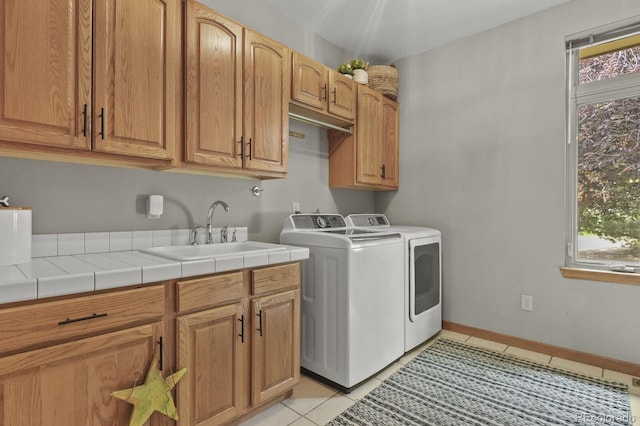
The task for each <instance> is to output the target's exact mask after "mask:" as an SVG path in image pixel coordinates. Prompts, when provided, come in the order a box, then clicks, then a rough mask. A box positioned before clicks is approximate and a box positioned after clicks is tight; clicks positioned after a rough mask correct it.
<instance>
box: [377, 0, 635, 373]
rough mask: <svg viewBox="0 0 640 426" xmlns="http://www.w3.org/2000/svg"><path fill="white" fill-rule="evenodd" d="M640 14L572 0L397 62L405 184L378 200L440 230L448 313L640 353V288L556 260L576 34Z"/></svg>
mask: <svg viewBox="0 0 640 426" xmlns="http://www.w3.org/2000/svg"><path fill="white" fill-rule="evenodd" d="M638 14H640V2H637V1H633V0H624V1H623V0H614V1H606V2H605V1H600V0H589V1H587V0H580V1H573V2H570V3H567V4H565V5H563V6H560V7H557V8H554V9H549V10H547V11H545V12H542V13H539V14H536V15H534V16H530V17H527V18H525V19H521V20H518V21H515V22H512V23H509V24H506V25H503V26H501V27H499V28H496V29H494V30H491V31H487V32H484V33H482V34H480V35H476V36H472V37H469V38H466V39H463V40H460V41H457V42H454V43H451V44H449V45H447V46H444V47H442V48H438V49H435V50H432V51H429V52H426V53H424V54H421V55H417V56H414V57H411V58H407V59H404V60H402V61H400V62H399V63H398V68H399V70H400V94H399V100H400V103H401V114H400V126H401V127H400V135H401V145H400V150H401V160H400V164H401V168H400V190H399V191H398V192H397V193H390V194H379V195H377V196H376V207H377V210H378V211H382V212H385V213H387V214H388V215H389V217H390V219H391V221H392V223H394V222H395V223H406V224H418V225H427V226H432V227H434V228H439V229H441V230H442V232H443V241H444V242H443V245H444V266H443V273H444V284H443V285H444V291H443V292H444V317H445V319H446V320H448V321H453V322H457V323H461V324H466V325H470V326H474V327H479V328H483V329H487V330H493V331H496V332H500V333H506V334H509V335H513V336H518V337H522V338H525V339H531V340H535V341H539V342H545V343H549V344H553V345H559V346H563V347H568V348H572V349H576V350H580V351H586V352H590V353H595V354H600V355H603V356H609V357H613V358H617V359H622V360H627V361H631V362H636V363H638V362H640V345H639V344H638V339H637V336H638V330H639V329H640V314H638V311H637V303H638V300H640V287H638V286H627V285H620V284H607V283H596V282H585V281H579V280H570V279H564V278H563V277H562V276H561V274H560V271H559V269H558V268H559V267H560V266H562V265H563V262H564V220H565V210H564V177H565V176H564V167H565V160H564V158H565V149H564V143H565V52H564V39H565V36H567V35H570V34H574V33H576V32H580V31H584V30H588V29H591V28H594V27H597V26H600V25H604V24H608V23H611V22H614V21H617V20H621V19H626V18H629V17H632V16H634V15H638ZM521 294H529V295H532V296H533V307H534V311H533V312H525V311H522V310H520V295H521Z"/></svg>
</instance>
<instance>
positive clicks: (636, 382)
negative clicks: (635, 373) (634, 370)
mask: <svg viewBox="0 0 640 426" xmlns="http://www.w3.org/2000/svg"><path fill="white" fill-rule="evenodd" d="M631 384H632V385H633V386H635V387H637V388H640V379H639V378H637V377H632V378H631Z"/></svg>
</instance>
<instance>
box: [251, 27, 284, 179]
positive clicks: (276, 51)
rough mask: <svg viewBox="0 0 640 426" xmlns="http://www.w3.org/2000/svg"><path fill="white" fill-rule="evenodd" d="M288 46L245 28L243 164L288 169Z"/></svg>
mask: <svg viewBox="0 0 640 426" xmlns="http://www.w3.org/2000/svg"><path fill="white" fill-rule="evenodd" d="M289 61H290V58H289V49H288V48H287V47H286V46H284V45H282V44H280V43H277V42H275V41H273V40H271V39H269V38H268V37H265V36H263V35H261V34H258V33H256V32H253V31H251V30H249V29H246V28H245V29H244V121H243V123H244V130H243V137H244V143H245V148H244V167H245V168H247V169H252V170H261V171H269V172H278V173H281V174H285V173H286V172H287V166H288V158H289V118H288V115H289V96H290V95H289V93H290V92H289V87H290V84H291V71H290V70H291V67H290V63H289Z"/></svg>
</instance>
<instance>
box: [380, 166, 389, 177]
mask: <svg viewBox="0 0 640 426" xmlns="http://www.w3.org/2000/svg"><path fill="white" fill-rule="evenodd" d="M380 168H381V169H382V174H381V175H380V176H381V177H382V179H386V178H387V167H386V166H385V165H384V164H383V165H382V166H381V167H380Z"/></svg>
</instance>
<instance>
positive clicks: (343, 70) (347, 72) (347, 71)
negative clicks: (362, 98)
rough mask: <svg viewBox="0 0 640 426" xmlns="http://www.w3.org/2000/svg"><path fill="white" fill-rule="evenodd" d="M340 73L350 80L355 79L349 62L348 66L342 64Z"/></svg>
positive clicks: (339, 69) (339, 68)
mask: <svg viewBox="0 0 640 426" xmlns="http://www.w3.org/2000/svg"><path fill="white" fill-rule="evenodd" d="M338 72H339V73H340V74H344V75H346V76H347V77H349V78H353V68H351V63H349V62H347V63H346V64H342V65H340V66H339V67H338Z"/></svg>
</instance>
